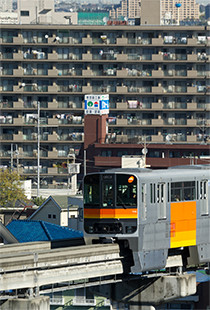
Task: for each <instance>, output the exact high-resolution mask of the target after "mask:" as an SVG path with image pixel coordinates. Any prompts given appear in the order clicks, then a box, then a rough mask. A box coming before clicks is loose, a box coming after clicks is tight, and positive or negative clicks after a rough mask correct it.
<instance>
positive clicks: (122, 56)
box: [117, 54, 129, 61]
mask: <svg viewBox="0 0 210 310" xmlns="http://www.w3.org/2000/svg"><path fill="white" fill-rule="evenodd" d="M127 60H129V57H128V55H127V54H117V61H127Z"/></svg>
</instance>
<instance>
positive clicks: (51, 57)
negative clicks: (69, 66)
mask: <svg viewBox="0 0 210 310" xmlns="http://www.w3.org/2000/svg"><path fill="white" fill-rule="evenodd" d="M48 59H49V60H58V54H57V53H56V52H54V53H48Z"/></svg>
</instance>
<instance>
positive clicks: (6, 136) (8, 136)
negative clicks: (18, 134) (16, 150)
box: [0, 134, 13, 140]
mask: <svg viewBox="0 0 210 310" xmlns="http://www.w3.org/2000/svg"><path fill="white" fill-rule="evenodd" d="M0 140H13V135H12V134H3V135H0Z"/></svg>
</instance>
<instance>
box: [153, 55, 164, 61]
mask: <svg viewBox="0 0 210 310" xmlns="http://www.w3.org/2000/svg"><path fill="white" fill-rule="evenodd" d="M152 61H157V62H158V61H163V55H161V54H152Z"/></svg>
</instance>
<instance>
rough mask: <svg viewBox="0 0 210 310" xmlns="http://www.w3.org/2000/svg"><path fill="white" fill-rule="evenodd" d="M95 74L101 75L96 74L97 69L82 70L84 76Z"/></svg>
mask: <svg viewBox="0 0 210 310" xmlns="http://www.w3.org/2000/svg"><path fill="white" fill-rule="evenodd" d="M93 75H100V74H97V73H96V74H95V71H94V72H93V70H91V69H88V70H82V76H84V77H87V76H90V77H91V76H93Z"/></svg>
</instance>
